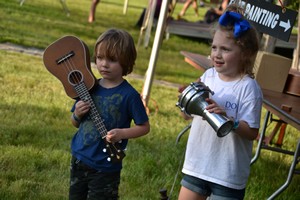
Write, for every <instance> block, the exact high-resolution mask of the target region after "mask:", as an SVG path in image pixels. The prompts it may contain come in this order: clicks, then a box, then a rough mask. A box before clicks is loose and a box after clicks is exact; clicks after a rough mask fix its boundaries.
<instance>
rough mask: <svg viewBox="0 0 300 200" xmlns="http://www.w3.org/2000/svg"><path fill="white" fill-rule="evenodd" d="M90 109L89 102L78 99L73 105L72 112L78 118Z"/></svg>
mask: <svg viewBox="0 0 300 200" xmlns="http://www.w3.org/2000/svg"><path fill="white" fill-rule="evenodd" d="M89 110H90V104H89V103H88V102H84V101H78V102H77V103H76V105H75V110H74V114H75V115H76V116H77V117H79V118H80V119H81V118H82V117H83V116H84V115H85V114H86V113H87V112H88V111H89Z"/></svg>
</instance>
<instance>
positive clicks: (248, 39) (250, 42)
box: [213, 4, 259, 78]
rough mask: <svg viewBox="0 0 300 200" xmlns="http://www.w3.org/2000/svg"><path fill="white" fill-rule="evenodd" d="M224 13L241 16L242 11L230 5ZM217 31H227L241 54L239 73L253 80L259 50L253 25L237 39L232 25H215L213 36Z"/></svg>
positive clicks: (234, 5) (257, 38)
mask: <svg viewBox="0 0 300 200" xmlns="http://www.w3.org/2000/svg"><path fill="white" fill-rule="evenodd" d="M226 11H231V12H237V13H240V14H241V15H243V11H244V10H243V9H242V8H241V7H239V6H237V5H236V4H231V5H229V6H228V7H227V8H226V10H225V12H226ZM242 19H243V20H245V18H244V17H242ZM217 30H224V31H227V32H228V38H230V39H233V40H234V41H235V43H236V44H237V45H238V46H239V47H240V49H241V52H242V54H241V65H240V66H241V68H240V71H241V73H243V74H248V75H249V76H250V77H251V78H254V73H253V68H254V61H255V58H256V54H257V52H258V50H259V37H258V33H257V31H256V29H255V28H254V27H253V25H252V26H251V28H250V29H248V30H247V31H245V32H244V33H243V34H242V35H241V36H239V37H237V38H235V37H234V25H232V24H229V25H227V26H222V25H220V24H219V23H217V24H216V26H215V28H214V29H213V35H214V34H215V32H216V31H217Z"/></svg>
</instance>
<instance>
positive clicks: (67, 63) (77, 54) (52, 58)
mask: <svg viewBox="0 0 300 200" xmlns="http://www.w3.org/2000/svg"><path fill="white" fill-rule="evenodd" d="M43 61H44V65H45V67H46V68H47V70H48V71H49V72H50V73H52V74H53V75H54V76H55V77H56V78H58V79H59V80H60V81H61V82H62V85H63V86H64V89H65V92H66V93H67V95H68V96H69V97H71V98H77V97H78V94H77V92H76V91H75V89H74V85H76V84H78V83H79V82H81V81H83V82H84V84H85V85H86V87H87V88H88V90H90V89H91V88H92V87H93V86H94V85H95V83H96V78H95V76H94V75H93V73H92V71H91V64H90V54H89V49H88V48H87V45H86V44H85V43H84V42H83V41H81V40H80V39H78V38H77V37H75V36H65V37H62V38H60V39H58V40H56V41H55V42H53V43H52V44H50V45H49V46H48V47H47V48H46V50H45V52H44V55H43Z"/></svg>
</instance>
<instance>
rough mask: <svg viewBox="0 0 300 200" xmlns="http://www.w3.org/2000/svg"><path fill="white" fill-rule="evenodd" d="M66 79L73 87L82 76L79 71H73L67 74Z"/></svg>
mask: <svg viewBox="0 0 300 200" xmlns="http://www.w3.org/2000/svg"><path fill="white" fill-rule="evenodd" d="M68 79H69V82H70V83H71V85H73V86H74V85H77V84H79V83H80V82H81V81H82V80H83V76H82V74H81V72H80V71H78V70H75V71H72V72H71V73H70V74H69V77H68Z"/></svg>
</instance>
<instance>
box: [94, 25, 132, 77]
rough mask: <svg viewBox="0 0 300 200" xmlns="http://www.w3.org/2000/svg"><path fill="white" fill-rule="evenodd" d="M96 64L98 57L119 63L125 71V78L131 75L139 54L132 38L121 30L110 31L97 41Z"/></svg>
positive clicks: (95, 50)
mask: <svg viewBox="0 0 300 200" xmlns="http://www.w3.org/2000/svg"><path fill="white" fill-rule="evenodd" d="M94 54H95V62H96V60H97V57H101V58H107V59H109V60H112V61H118V62H119V63H120V65H121V66H122V69H123V74H122V75H123V76H126V75H128V74H130V73H131V72H132V70H133V66H134V65H135V60H136V57H137V52H136V48H135V44H134V40H133V38H132V36H131V35H130V34H129V33H128V32H126V31H124V30H121V29H114V28H112V29H109V30H107V31H105V32H104V33H103V34H101V35H100V36H99V38H98V39H97V41H96V45H95V49H94Z"/></svg>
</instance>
